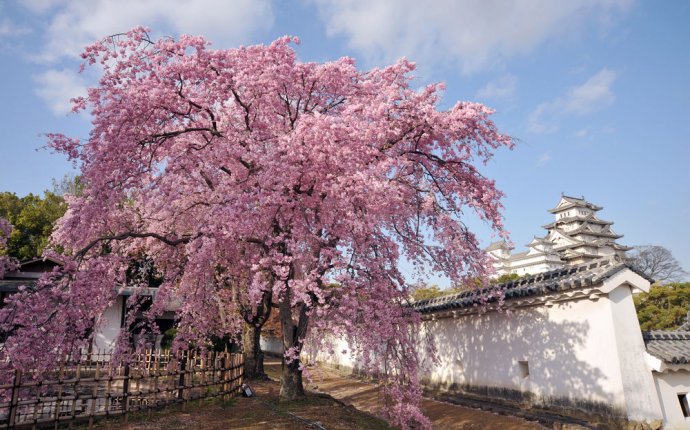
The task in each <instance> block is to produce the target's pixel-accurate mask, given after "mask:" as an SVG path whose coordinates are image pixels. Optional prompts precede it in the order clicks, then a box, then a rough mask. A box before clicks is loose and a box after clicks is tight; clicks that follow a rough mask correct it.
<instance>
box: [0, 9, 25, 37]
mask: <svg viewBox="0 0 690 430" xmlns="http://www.w3.org/2000/svg"><path fill="white" fill-rule="evenodd" d="M1 11H2V9H0V12H1ZM29 32H30V30H29V29H28V28H26V27H21V26H18V25H16V24H14V23H13V22H12V21H10V19H9V18H7V17H4V18H0V38H4V37H14V36H21V35H23V34H26V33H29Z"/></svg>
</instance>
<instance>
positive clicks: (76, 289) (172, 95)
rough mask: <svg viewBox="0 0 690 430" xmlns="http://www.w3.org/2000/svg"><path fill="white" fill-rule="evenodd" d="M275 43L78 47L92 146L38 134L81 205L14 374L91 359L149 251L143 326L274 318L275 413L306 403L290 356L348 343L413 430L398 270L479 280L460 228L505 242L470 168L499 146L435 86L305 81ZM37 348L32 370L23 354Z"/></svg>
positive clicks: (479, 114)
mask: <svg viewBox="0 0 690 430" xmlns="http://www.w3.org/2000/svg"><path fill="white" fill-rule="evenodd" d="M291 43H298V41H297V39H295V38H289V37H284V38H281V39H278V40H276V41H275V42H273V43H272V44H270V45H268V46H263V45H258V46H249V47H242V48H239V49H229V50H214V49H211V48H210V47H209V45H208V43H207V42H206V41H205V40H204V39H203V38H201V37H190V36H182V37H180V38H179V40H173V39H168V38H166V39H161V40H152V39H150V37H149V35H148V33H147V30H146V29H143V28H137V29H134V30H132V31H130V32H128V33H126V34H123V35H119V36H113V37H109V38H107V39H106V40H104V41H101V42H98V43H95V44H93V45H91V46H89V47H87V48H86V50H85V52H84V54H83V58H84V59H85V60H86V63H88V64H91V65H93V64H97V63H98V64H99V65H100V66H99V67H100V68H101V69H102V73H103V74H102V78H101V79H100V82H99V84H98V86H96V87H94V88H91V89H90V90H89V92H88V97H86V98H80V99H76V100H75V108H74V110H75V111H81V110H84V109H89V110H90V112H91V115H92V117H93V128H92V130H91V133H90V136H89V138H88V139H86V140H80V139H76V138H71V137H67V136H64V135H59V134H51V135H49V141H50V145H51V146H52V147H53V148H55V149H56V150H57V151H59V152H62V153H64V154H67V156H68V157H69V158H70V159H72V160H73V161H74V162H75V163H78V164H79V165H80V166H81V178H82V182H83V184H84V188H83V190H82V193H81V195H80V196H79V197H74V196H72V197H70V196H68V197H67V201H68V203H69V209H68V212H67V214H66V215H65V217H63V218H62V219H61V220H60V221H59V223H58V227H57V231H56V233H55V234H54V236H53V240H54V241H55V243H59V244H61V245H62V246H63V247H64V248H65V249H66V250H67V251H66V252H67V254H69V256H70V258H69V259H68V260H69V261H68V262H67V264H66V265H65V267H64V268H63V269H62V271H61V272H60V273H57V272H56V273H53V274H51V275H50V276H52V279H51V280H50V281H51V282H48V281H45V282H42V283H41V284H40V286H39V287H37V290H41V288H42V289H43V291H44V293H43V294H35V292H33V293H34V294H33V295H29V294H28V293H26V294H24V296H22V297H19V296H20V295H18V297H17V299H16V300H15V301H14V307H13V309H14V310H13V311H12V312H14V314H13V316H12V318H13V320H12V321H14V325H13V327H15V331H14V336H11V339H9V340H8V343H7V347H6V351H7V353H8V354H9V355H10V357H11V358H12V360H15V361H16V362H18V363H20V364H21V365H25V366H28V365H34V366H39V365H40V364H41V363H47V362H48V360H49V359H50V357H47V356H49V355H50V354H57V353H58V352H60V353H65V352H69V351H73V350H74V348H80V347H83V346H84V345H85V344H86V343H88V336H89V333H92V332H93V330H94V329H95V327H97V326H98V325H99V324H102V314H103V311H104V310H105V309H106V308H107V307H108V306H109V305H110V304H112V303H113V300H114V299H115V293H114V288H113V286H117V285H121V284H122V283H123V282H125V279H124V275H123V274H124V272H125V268H126V266H127V263H128V261H130V259H131V256H132V255H138V254H140V253H142V252H145V254H146V256H147V257H148V258H151V259H152V260H153V262H154V264H155V267H156V269H157V271H158V272H159V274H160V277H161V278H162V279H163V283H162V284H161V285H160V287H159V288H158V293H157V295H156V300H155V302H154V305H153V306H152V308H151V309H150V310H149V311H147V312H148V314H150V315H155V314H156V312H161V311H163V310H164V309H165V307H166V306H167V305H168V304H170V303H172V302H177V303H179V306H180V307H179V311H178V314H177V318H178V326H179V333H178V336H177V337H176V339H175V345H176V347H178V348H179V347H188V346H190V345H195V346H203V345H204V344H205V343H204V342H206V341H207V339H209V337H210V336H225V335H231V336H237V335H238V334H239V333H240V332H241V331H242V328H243V326H244V324H245V320H247V318H245V317H243V315H244V316H247V315H250V316H251V315H259V314H261V318H264V316H266V317H267V313H268V311H267V310H265V311H261V312H258V313H257V311H258V309H259V308H260V307H262V309H263V308H265V307H266V306H274V307H275V308H276V309H275V310H276V312H277V313H278V316H279V318H280V324H281V333H282V341H283V346H284V349H285V358H286V359H285V365H284V368H283V373H282V377H281V391H280V396H281V398H282V399H285V400H291V399H295V398H298V397H300V396H302V395H304V389H303V385H302V371H303V366H302V364H301V362H300V353H301V351H302V350H303V348H304V346H305V342H307V341H308V340H310V339H314V338H319V339H323V338H325V337H326V336H325V334H326V333H329V334H331V335H332V336H336V337H337V336H345V337H346V338H347V339H349V340H350V342H351V345H352V350H353V351H356V353H357V354H359V355H360V356H361V357H362V360H363V363H364V367H365V370H368V371H371V372H373V373H375V374H376V375H377V376H378V379H379V381H380V382H381V384H382V387H383V390H384V391H385V395H386V398H387V399H388V400H389V401H388V403H387V409H386V411H385V412H386V413H387V414H388V417H389V419H390V420H391V422H392V423H394V424H396V425H399V426H402V427H403V428H406V427H407V426H408V425H409V424H410V423H412V422H415V421H416V422H418V423H419V424H421V426H422V427H428V421H427V420H426V419H425V418H424V417H423V416H422V414H421V413H420V411H419V409H418V407H417V403H418V401H419V398H420V396H421V388H420V384H419V380H418V378H417V368H418V365H419V360H418V355H417V353H416V348H417V343H416V341H415V340H414V336H413V335H414V332H415V331H416V330H415V328H414V325H415V324H417V323H418V321H419V318H418V316H417V315H416V314H415V313H414V312H413V311H412V310H411V308H410V307H408V306H406V298H407V297H408V296H409V291H408V289H409V286H408V284H407V282H406V279H405V277H404V276H403V275H402V274H401V272H400V270H399V267H398V265H399V261H400V260H401V259H406V260H407V261H409V262H410V263H411V264H412V265H413V266H414V267H415V270H417V271H418V272H419V273H420V274H422V275H423V274H428V273H443V274H444V275H445V276H447V277H449V278H450V279H451V280H453V281H454V282H461V281H462V280H463V279H466V278H467V277H468V276H469V277H476V276H482V275H483V274H484V273H485V271H486V270H487V267H488V266H489V265H488V264H487V260H486V258H485V256H484V254H483V253H482V252H481V250H480V248H479V246H478V242H477V239H476V238H475V236H474V235H473V234H472V232H470V231H469V230H468V228H467V227H466V226H465V224H464V222H463V221H464V220H465V217H466V216H467V214H466V213H467V212H472V213H474V214H476V215H477V216H478V217H479V218H481V219H482V220H484V221H486V222H487V223H488V224H489V225H490V226H491V227H492V228H493V229H495V230H496V231H497V232H499V233H501V232H502V226H501V217H500V213H499V212H500V209H501V204H500V197H501V193H500V192H499V191H497V189H496V188H495V185H494V182H493V181H492V180H490V179H488V178H485V177H484V176H482V175H481V174H480V172H479V171H478V168H477V164H478V163H482V162H486V161H487V160H488V159H489V158H490V157H491V156H492V153H493V152H494V151H495V150H496V149H498V148H499V147H509V146H511V145H512V143H511V140H510V139H509V138H508V137H506V136H504V135H502V134H500V133H499V132H498V131H497V130H496V128H495V126H494V124H493V123H492V122H491V121H490V119H489V116H490V114H491V113H492V111H491V110H490V109H488V108H487V107H485V106H483V105H481V104H477V103H469V102H461V103H457V104H455V105H454V106H453V107H452V108H450V109H448V110H439V109H438V108H437V104H438V102H439V94H440V92H441V91H442V89H443V85H442V84H433V85H428V86H425V87H423V88H421V89H415V88H411V82H412V79H413V76H412V72H413V70H414V65H413V64H412V63H410V62H408V61H406V60H400V61H398V62H397V63H395V64H393V65H390V66H388V67H385V68H381V69H373V70H369V71H360V70H358V69H357V68H356V67H355V64H354V61H353V60H352V59H350V58H341V59H339V60H336V61H332V62H326V63H304V62H300V61H298V60H297V58H296V54H295V52H294V50H293V49H292V47H291ZM63 258H64V257H63ZM242 308H244V311H243V310H242ZM247 309H251V310H252V312H249V313H247V312H246V310H247ZM4 312H5V314H4V318H5V321H10V317H9V316H8V314H7V313H8V312H9V311H4ZM32 313H33V315H35V314H36V313H40V314H41V317H40V318H33V319H32V318H31V317H30V316H29V315H31V314H32ZM1 316H2V315H0V317H1ZM0 319H1V318H0ZM154 329H155V328H154ZM46 332H50V333H51V334H52V335H51V336H50V339H46V336H45V335H44V333H46ZM317 334H318V335H317ZM126 336H127V334H126V333H124V334H123V337H126ZM36 345H41V348H40V350H41V351H45V352H46V353H45V355H46V357H44V356H43V354H41V356H37V355H36V354H29V351H30V350H33V351H37V350H39V349H37V348H36ZM120 345H121V346H120V349H119V352H121V353H122V354H126V353H127V348H128V346H127V345H129V344H128V343H127V342H125V340H124V338H123V339H122V341H121V342H120Z"/></svg>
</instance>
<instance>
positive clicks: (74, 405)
mask: <svg viewBox="0 0 690 430" xmlns="http://www.w3.org/2000/svg"><path fill="white" fill-rule="evenodd" d="M79 379H81V355H80V357H79V361H77V369H76V374H75V375H74V390H73V391H74V395H73V396H72V420H71V421H70V422H69V428H72V427H73V425H72V421H73V420H74V418H75V417H76V416H77V401H78V400H79Z"/></svg>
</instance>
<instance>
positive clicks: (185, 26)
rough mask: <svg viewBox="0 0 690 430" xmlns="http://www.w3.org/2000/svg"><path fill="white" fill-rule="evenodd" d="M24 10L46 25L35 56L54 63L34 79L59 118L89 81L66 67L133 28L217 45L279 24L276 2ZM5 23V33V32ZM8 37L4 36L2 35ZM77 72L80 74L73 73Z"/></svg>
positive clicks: (99, 4) (112, 3) (114, 2)
mask: <svg viewBox="0 0 690 430" xmlns="http://www.w3.org/2000/svg"><path fill="white" fill-rule="evenodd" d="M20 3H21V4H22V6H23V7H24V8H25V9H26V10H27V11H28V12H29V13H33V14H35V15H36V16H37V17H39V18H40V19H43V20H47V21H46V25H45V27H44V29H43V39H44V43H43V46H42V48H41V49H40V52H38V53H35V55H33V56H32V57H31V58H33V59H34V60H36V61H39V62H44V63H49V64H52V66H51V67H52V69H50V70H47V71H46V72H44V73H41V74H39V75H37V76H35V77H34V80H35V82H36V84H37V86H36V89H35V91H36V93H37V94H38V95H39V96H40V97H41V98H42V99H43V100H44V101H45V102H46V104H47V105H48V107H49V108H50V109H51V111H53V112H54V113H56V114H64V113H66V112H69V110H70V108H71V106H70V103H69V99H70V98H73V97H75V96H77V95H80V94H84V93H85V88H86V86H87V84H86V78H85V77H84V75H77V74H76V69H77V66H76V65H74V66H73V67H65V68H62V69H60V67H62V66H63V65H66V64H71V62H72V60H74V59H77V58H79V55H80V54H81V52H82V51H83V49H84V47H85V46H86V45H88V44H91V43H93V42H95V41H97V40H99V39H102V38H103V37H106V36H108V35H111V34H116V33H122V32H125V31H128V30H130V29H131V28H133V27H136V26H139V25H143V26H148V27H151V28H152V30H153V32H154V37H157V35H162V34H172V35H178V34H182V33H184V34H193V35H203V36H204V37H206V38H207V40H209V41H211V42H212V43H213V44H214V46H215V47H231V46H237V45H239V44H241V43H246V42H248V41H249V40H250V39H251V37H252V36H254V35H255V34H256V33H257V32H262V31H266V30H268V29H270V28H271V26H272V25H273V20H274V16H273V10H272V5H271V0H233V1H231V2H230V1H217V0H184V1H178V2H175V4H174V6H173V5H171V4H170V1H169V0H146V1H141V0H88V1H83V0H20ZM2 28H3V27H2V21H0V31H2ZM0 35H2V33H0ZM72 70H74V71H75V72H73V71H72Z"/></svg>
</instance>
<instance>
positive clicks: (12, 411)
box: [7, 370, 22, 428]
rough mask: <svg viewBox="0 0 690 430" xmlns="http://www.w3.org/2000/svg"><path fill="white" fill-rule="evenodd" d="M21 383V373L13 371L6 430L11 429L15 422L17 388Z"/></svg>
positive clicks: (17, 399) (17, 398)
mask: <svg viewBox="0 0 690 430" xmlns="http://www.w3.org/2000/svg"><path fill="white" fill-rule="evenodd" d="M21 381H22V371H21V370H15V371H14V382H12V397H11V400H10V412H9V420H8V423H7V427H8V428H13V427H14V425H15V423H16V420H17V402H18V401H19V386H20V385H21Z"/></svg>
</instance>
